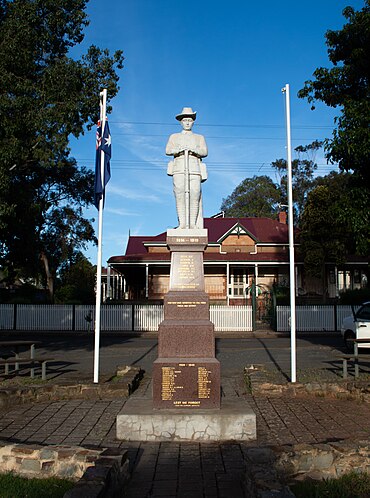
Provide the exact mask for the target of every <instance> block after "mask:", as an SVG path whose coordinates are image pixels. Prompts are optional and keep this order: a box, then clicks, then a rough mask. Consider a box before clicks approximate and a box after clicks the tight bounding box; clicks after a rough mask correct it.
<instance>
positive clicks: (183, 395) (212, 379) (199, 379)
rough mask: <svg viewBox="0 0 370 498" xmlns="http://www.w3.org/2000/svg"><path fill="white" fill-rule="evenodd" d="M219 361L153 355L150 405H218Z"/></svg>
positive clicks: (172, 407) (199, 406) (194, 407)
mask: <svg viewBox="0 0 370 498" xmlns="http://www.w3.org/2000/svg"><path fill="white" fill-rule="evenodd" d="M220 396H221V386H220V362H219V361H218V360H217V359H216V358H161V357H159V358H157V360H155V362H154V363H153V408H155V409H161V410H163V409H166V408H167V409H174V410H176V411H177V410H178V409H183V408H186V409H188V410H189V409H193V410H195V411H197V410H199V409H202V408H213V409H219V408H220Z"/></svg>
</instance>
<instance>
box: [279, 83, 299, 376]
mask: <svg viewBox="0 0 370 498" xmlns="http://www.w3.org/2000/svg"><path fill="white" fill-rule="evenodd" d="M282 91H283V92H284V93H285V102H286V136H287V166H288V168H287V170H288V171H287V176H288V227H289V284H290V289H289V290H290V354H291V367H290V377H291V378H290V381H291V382H296V380H297V378H296V377H297V365H296V358H297V353H296V309H295V271H294V266H295V263H294V230H293V186H292V183H293V182H292V144H291V135H290V94H289V85H288V84H286V85H285V87H284V88H283V89H282Z"/></svg>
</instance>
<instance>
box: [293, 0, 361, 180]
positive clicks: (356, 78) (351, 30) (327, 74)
mask: <svg viewBox="0 0 370 498" xmlns="http://www.w3.org/2000/svg"><path fill="white" fill-rule="evenodd" d="M343 15H344V17H345V18H346V19H347V21H348V22H347V23H346V24H345V25H344V26H343V28H342V29H341V30H338V31H332V30H329V31H327V33H326V35H325V36H326V44H327V47H328V56H329V60H330V62H331V63H332V64H333V67H331V68H330V69H327V68H323V67H320V68H318V69H316V70H315V72H314V73H313V76H314V79H313V80H309V81H306V82H305V85H304V88H303V89H301V90H300V91H299V92H298V96H299V97H301V98H307V100H308V102H309V103H311V104H312V108H313V109H314V107H315V103H316V102H317V101H321V102H324V103H325V104H326V105H328V106H330V107H333V108H339V113H338V116H337V117H336V120H335V122H336V128H335V129H334V131H333V138H332V139H330V140H327V141H326V143H325V148H326V151H327V158H328V159H329V161H331V162H338V163H339V166H340V168H341V169H342V170H343V171H354V172H355V173H357V174H358V175H359V176H360V177H362V178H363V179H364V180H365V181H366V183H367V184H370V164H369V161H370V159H369V157H370V127H369V123H370V64H369V60H370V0H365V2H364V7H363V8H362V9H361V10H359V11H355V10H354V9H353V8H352V7H346V8H345V9H344V10H343Z"/></svg>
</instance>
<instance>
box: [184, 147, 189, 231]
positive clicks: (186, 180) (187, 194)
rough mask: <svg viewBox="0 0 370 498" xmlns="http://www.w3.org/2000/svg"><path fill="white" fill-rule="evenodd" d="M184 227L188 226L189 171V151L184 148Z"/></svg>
mask: <svg viewBox="0 0 370 498" xmlns="http://www.w3.org/2000/svg"><path fill="white" fill-rule="evenodd" d="M184 158H185V223H186V224H185V227H186V228H190V172H189V151H188V149H185V151H184Z"/></svg>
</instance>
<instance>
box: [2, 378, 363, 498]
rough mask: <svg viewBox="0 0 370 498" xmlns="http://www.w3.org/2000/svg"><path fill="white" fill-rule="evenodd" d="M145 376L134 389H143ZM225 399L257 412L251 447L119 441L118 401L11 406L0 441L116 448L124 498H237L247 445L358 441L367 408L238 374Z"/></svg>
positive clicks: (225, 385)
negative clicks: (246, 381) (125, 465)
mask: <svg viewBox="0 0 370 498" xmlns="http://www.w3.org/2000/svg"><path fill="white" fill-rule="evenodd" d="M149 381H150V379H149V378H147V379H146V380H144V382H143V384H142V386H141V387H140V389H143V390H147V388H148V382H149ZM223 394H224V395H225V396H243V397H246V398H247V399H248V400H249V402H250V403H251V405H252V408H253V409H254V410H255V412H256V415H257V432H258V439H257V441H253V442H251V443H233V442H228V443H224V444H222V443H200V444H199V443H173V442H168V443H127V442H123V441H117V440H116V439H115V419H116V415H117V414H118V413H119V412H120V410H121V409H122V407H123V406H124V404H125V402H126V401H125V400H122V399H120V400H113V401H112V400H98V401H94V400H91V401H82V400H73V401H58V402H50V403H37V404H33V405H30V406H18V407H15V408H14V409H12V410H9V411H7V412H3V413H1V414H0V439H2V440H8V441H12V442H28V443H39V444H68V445H82V446H102V447H119V448H122V449H127V450H128V451H129V458H130V461H131V464H132V469H133V475H132V479H131V482H130V484H129V487H128V491H127V495H125V496H127V497H128V498H149V497H157V496H158V497H162V496H164V497H167V498H171V497H176V498H185V497H192V498H197V497H201V498H208V497H215V498H216V497H217V498H238V497H242V496H243V492H242V486H241V481H242V476H243V469H244V459H243V454H244V451H245V449H246V448H247V447H248V446H257V445H265V444H279V445H281V444H292V443H314V442H316V443H325V442H330V441H338V440H343V439H350V440H352V441H353V440H365V439H368V437H369V433H370V417H369V413H370V410H369V405H368V404H364V403H358V402H355V401H345V400H329V399H322V398H289V397H284V396H262V395H259V396H253V395H251V394H248V393H247V392H246V390H245V387H244V385H243V382H242V378H241V376H239V377H238V376H236V377H229V378H227V379H223Z"/></svg>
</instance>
